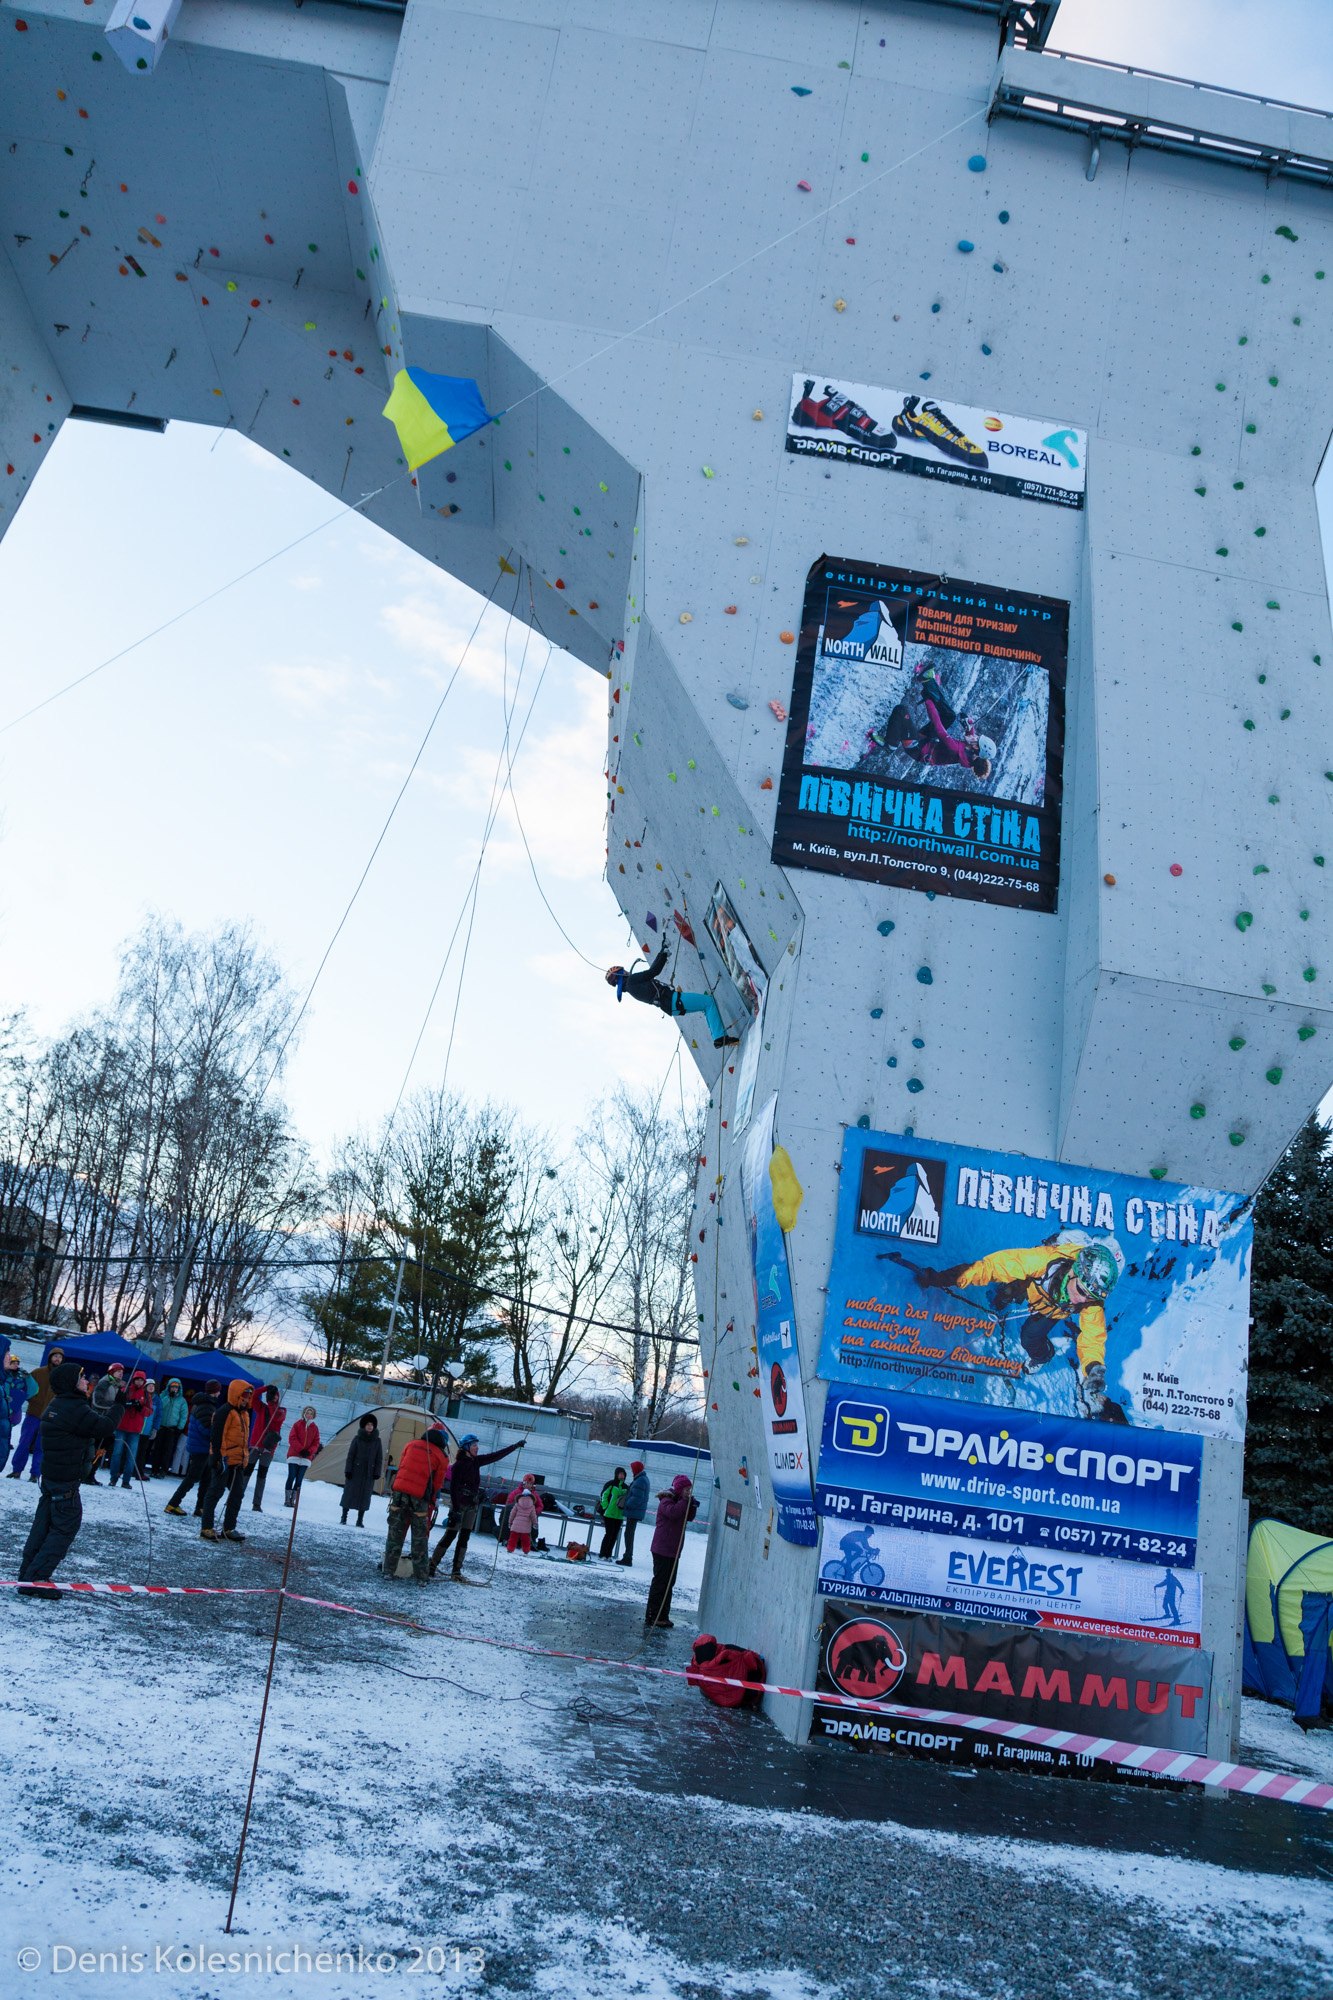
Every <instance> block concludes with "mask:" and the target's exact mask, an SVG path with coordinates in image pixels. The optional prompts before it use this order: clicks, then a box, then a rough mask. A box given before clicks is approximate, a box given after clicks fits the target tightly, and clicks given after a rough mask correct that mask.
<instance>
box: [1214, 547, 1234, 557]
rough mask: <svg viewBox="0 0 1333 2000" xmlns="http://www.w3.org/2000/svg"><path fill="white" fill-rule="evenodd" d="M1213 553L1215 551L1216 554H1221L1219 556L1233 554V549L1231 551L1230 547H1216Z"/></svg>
mask: <svg viewBox="0 0 1333 2000" xmlns="http://www.w3.org/2000/svg"><path fill="white" fill-rule="evenodd" d="M1213 553H1214V555H1219V556H1228V555H1230V554H1231V551H1230V549H1215V550H1214V551H1213Z"/></svg>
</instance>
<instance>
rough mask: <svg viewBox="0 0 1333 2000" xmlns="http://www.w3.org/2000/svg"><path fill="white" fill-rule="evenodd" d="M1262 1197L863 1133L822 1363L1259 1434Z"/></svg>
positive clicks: (848, 1176)
mask: <svg viewBox="0 0 1333 2000" xmlns="http://www.w3.org/2000/svg"><path fill="white" fill-rule="evenodd" d="M1252 1241H1253V1224H1252V1222H1251V1218H1250V1201H1249V1198H1248V1197H1245V1196H1242V1195H1239V1194H1226V1193H1219V1192H1218V1191H1216V1190H1215V1189H1213V1188H1199V1187H1188V1186H1183V1185H1177V1184H1176V1183H1175V1182H1172V1181H1164V1180H1163V1181H1152V1180H1137V1179H1135V1178H1134V1176H1132V1175H1130V1174H1115V1173H1103V1172H1100V1171H1099V1170H1098V1169H1096V1168H1094V1167H1076V1166H1068V1165H1061V1164H1057V1163H1056V1162H1055V1161H1053V1160H1038V1159H1029V1158H1025V1157H1024V1156H1022V1155H1020V1154H1014V1153H994V1152H990V1151H987V1150H985V1149H983V1148H981V1147H973V1146H946V1145H937V1144H934V1143H932V1142H929V1141H923V1140H917V1139H906V1138H898V1137H895V1136H894V1135H892V1134H889V1133H882V1132H871V1131H865V1130H861V1129H855V1130H848V1131H847V1132H846V1133H845V1135H844V1141H843V1149H842V1176H841V1183H840V1186H839V1191H838V1220H837V1229H836V1233H835V1236H834V1247H833V1262H832V1266H831V1269H830V1272H829V1284H828V1300H827V1305H826V1307H825V1317H824V1339H823V1345H822V1348H821V1350H820V1363H819V1372H820V1374H821V1375H824V1376H826V1377H827V1378H828V1379H829V1380H830V1381H838V1382H859V1383H861V1384H863V1385H865V1386H866V1387H870V1388H874V1389H875V1390H877V1391H878V1390H888V1389H919V1390H920V1391H921V1392H922V1393H923V1394H924V1395H928V1396H939V1397H957V1398H958V1399H959V1400H960V1401H965V1402H971V1403H986V1404H990V1405H992V1406H994V1407H995V1408H998V1409H1015V1408H1021V1409H1029V1410H1049V1411H1051V1412H1053V1413H1055V1414H1057V1415H1064V1416H1085V1417H1093V1418H1099V1419H1101V1420H1102V1421H1103V1422H1104V1423H1108V1424H1115V1423H1129V1424H1134V1425H1139V1426H1142V1427H1144V1428H1147V1429H1153V1430H1157V1429H1161V1430H1188V1431H1195V1432H1198V1433H1199V1434H1200V1435H1201V1436H1204V1437H1230V1438H1242V1437H1244V1435H1245V1377H1246V1365H1247V1364H1246V1357H1247V1353H1248V1341H1249V1313H1250V1250H1251V1245H1252Z"/></svg>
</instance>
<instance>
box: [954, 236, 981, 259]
mask: <svg viewBox="0 0 1333 2000" xmlns="http://www.w3.org/2000/svg"><path fill="white" fill-rule="evenodd" d="M976 247H977V246H976V244H975V243H969V242H968V240H967V238H966V236H960V237H959V239H958V248H959V249H960V250H961V251H962V253H963V255H964V256H965V257H970V256H971V255H972V252H973V251H974V250H975V249H976Z"/></svg>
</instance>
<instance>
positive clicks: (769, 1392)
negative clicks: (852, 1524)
mask: <svg viewBox="0 0 1333 2000" xmlns="http://www.w3.org/2000/svg"><path fill="white" fill-rule="evenodd" d="M753 1032H754V1030H753V1029H752V1030H751V1033H753ZM776 1110H777V1099H776V1097H770V1098H769V1099H768V1102H767V1103H766V1104H765V1105H763V1107H762V1108H761V1109H760V1110H759V1111H757V1112H756V1113H755V1115H754V1118H753V1119H752V1121H751V1124H750V1129H749V1130H748V1132H747V1133H746V1135H745V1140H744V1144H743V1146H742V1148H741V1182H742V1190H743V1193H744V1197H745V1214H746V1228H747V1231H748V1234H749V1238H750V1258H751V1267H752V1269H753V1273H754V1296H755V1347H756V1350H757V1360H758V1367H759V1379H758V1389H759V1407H760V1409H761V1410H762V1412H763V1423H764V1437H765V1442H766V1444H767V1446H768V1471H769V1478H770V1479H771V1480H772V1482H773V1505H774V1511H775V1516H776V1527H777V1531H778V1533H779V1534H780V1535H781V1536H782V1538H783V1540H784V1541H787V1542H794V1543H795V1544H796V1545H797V1547H799V1548H807V1549H808V1548H813V1547H814V1545H815V1542H816V1540H817V1538H818V1523H817V1522H816V1519H815V1505H814V1499H813V1496H812V1493H811V1475H812V1471H813V1467H812V1465H811V1459H810V1436H809V1430H808V1427H807V1425H806V1417H805V1389H804V1386H803V1384H802V1381H801V1356H800V1349H799V1348H798V1346H797V1343H796V1307H795V1304H794V1303H793V1300H792V1289H791V1269H790V1267H789V1265H788V1262H787V1240H786V1238H785V1236H784V1235H783V1233H782V1225H781V1223H780V1222H779V1221H778V1217H777V1211H776V1209H775V1207H774V1204H773V1183H772V1180H771V1178H770V1175H769V1163H770V1161H771V1160H772V1158H773V1124H774V1116H775V1113H776Z"/></svg>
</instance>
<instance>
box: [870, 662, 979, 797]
mask: <svg viewBox="0 0 1333 2000" xmlns="http://www.w3.org/2000/svg"><path fill="white" fill-rule="evenodd" d="M918 702H919V703H920V705H921V707H922V709H924V711H925V720H924V722H923V721H922V720H921V719H920V717H918V718H917V719H916V720H915V721H914V720H913V715H912V709H913V707H914V706H915V705H916V703H918ZM955 727H959V728H960V733H959V734H958V735H957V736H955V735H953V734H952V733H951V732H952V731H953V730H954V728H955ZM870 741H871V742H872V743H873V744H874V746H875V748H876V749H877V750H901V751H903V752H904V753H905V755H907V756H909V757H915V758H916V759H917V761H918V763H921V764H961V765H962V767H963V769H964V770H965V771H970V772H971V773H972V775H973V777H976V778H989V776H990V774H991V771H992V769H993V768H994V765H995V757H996V749H995V745H994V743H992V741H991V739H990V737H989V736H982V735H981V734H980V733H979V732H978V730H977V726H976V723H975V722H974V721H973V720H972V717H971V716H970V715H964V716H962V717H959V716H958V714H957V713H956V712H955V711H954V709H953V708H951V707H950V705H949V702H948V700H947V698H946V696H945V693H944V689H943V688H942V687H941V686H940V683H939V680H938V679H937V677H936V675H935V673H934V672H933V670H932V669H931V668H929V667H926V666H924V665H923V666H919V667H918V668H917V670H916V676H915V681H914V684H913V687H912V689H911V692H910V694H909V697H908V699H907V700H906V701H902V702H899V704H898V705H897V707H896V708H894V709H892V710H891V711H890V714H889V717H888V720H887V721H885V722H882V723H881V724H880V725H879V726H878V728H875V729H872V730H871V731H870Z"/></svg>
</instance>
